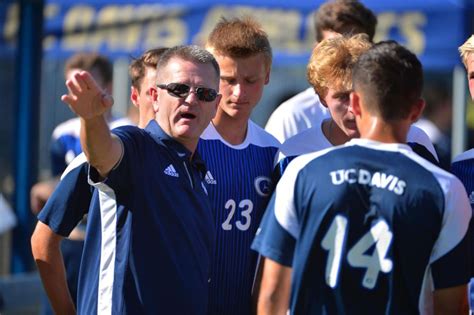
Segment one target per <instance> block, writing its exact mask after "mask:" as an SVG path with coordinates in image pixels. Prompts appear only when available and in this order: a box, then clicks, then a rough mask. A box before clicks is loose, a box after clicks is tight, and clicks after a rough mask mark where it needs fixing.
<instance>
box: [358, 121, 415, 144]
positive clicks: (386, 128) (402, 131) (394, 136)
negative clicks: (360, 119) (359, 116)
mask: <svg viewBox="0 0 474 315" xmlns="http://www.w3.org/2000/svg"><path fill="white" fill-rule="evenodd" d="M358 127H359V131H360V137H361V138H364V139H369V140H374V141H378V142H383V143H406V138H407V133H408V129H409V128H410V124H409V123H407V122H404V121H399V122H390V123H388V122H386V121H384V120H382V119H380V118H378V117H373V118H372V119H371V120H370V122H368V123H366V124H361V125H359V126H358Z"/></svg>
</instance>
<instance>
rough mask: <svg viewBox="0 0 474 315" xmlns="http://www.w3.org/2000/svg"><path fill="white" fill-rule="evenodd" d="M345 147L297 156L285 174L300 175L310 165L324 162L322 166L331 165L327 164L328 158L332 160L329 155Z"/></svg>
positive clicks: (330, 148)
mask: <svg viewBox="0 0 474 315" xmlns="http://www.w3.org/2000/svg"><path fill="white" fill-rule="evenodd" d="M344 147H345V146H344V145H342V146H335V147H329V148H326V149H322V150H319V151H315V152H310V153H305V154H301V155H299V156H297V157H296V158H295V159H293V160H292V161H291V162H290V164H288V167H287V168H286V170H285V173H284V174H286V173H287V172H289V173H290V174H298V173H300V171H301V170H303V169H304V168H306V167H307V166H308V165H309V164H310V163H321V162H322V163H323V164H321V165H329V164H330V163H329V164H328V163H326V160H327V159H328V158H329V159H330V157H329V154H330V153H332V152H335V151H337V150H340V149H342V148H344Z"/></svg>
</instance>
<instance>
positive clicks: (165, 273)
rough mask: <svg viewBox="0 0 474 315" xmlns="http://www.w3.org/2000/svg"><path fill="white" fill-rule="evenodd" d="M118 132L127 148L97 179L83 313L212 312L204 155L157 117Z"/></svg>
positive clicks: (84, 264)
mask: <svg viewBox="0 0 474 315" xmlns="http://www.w3.org/2000/svg"><path fill="white" fill-rule="evenodd" d="M113 132H114V133H115V134H116V135H117V136H118V137H119V138H120V139H121V141H122V143H123V145H124V154H123V157H122V160H121V161H120V163H119V164H118V165H117V167H116V168H115V169H113V170H112V171H111V172H110V173H109V175H108V178H107V179H106V180H104V181H103V182H97V183H94V184H93V185H94V186H95V187H96V188H97V189H96V190H95V192H94V197H93V200H92V204H91V208H90V210H89V216H88V225H87V232H86V241H85V245H84V253H83V259H82V262H81V271H80V275H79V293H78V313H79V314H97V313H100V314H205V313H206V312H207V303H208V278H209V268H210V259H211V255H212V249H213V246H214V226H213V219H212V213H211V208H210V203H209V200H208V196H207V191H206V187H205V186H204V183H203V182H202V179H203V178H204V174H205V166H204V164H203V162H202V161H201V160H200V159H199V157H198V155H197V154H196V153H195V154H194V155H193V158H192V161H191V162H190V160H189V158H190V152H189V151H188V150H186V149H185V147H184V146H183V145H182V144H180V143H179V142H177V141H175V140H173V139H172V138H170V137H169V136H168V135H167V134H166V133H165V132H164V131H163V130H162V129H161V128H160V127H159V125H158V124H157V123H156V121H154V120H153V121H151V122H150V123H149V125H148V126H147V127H146V129H145V130H141V129H138V128H136V127H121V128H117V129H115V130H114V131H113ZM94 176H95V170H94V169H91V172H90V180H91V182H92V181H93V177H94Z"/></svg>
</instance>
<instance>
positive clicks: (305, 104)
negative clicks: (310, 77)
mask: <svg viewBox="0 0 474 315" xmlns="http://www.w3.org/2000/svg"><path fill="white" fill-rule="evenodd" d="M314 111H317V112H319V111H323V109H322V108H321V106H320V101H319V97H318V95H317V94H316V93H315V92H314V89H313V88H311V87H309V88H307V89H306V90H304V91H302V92H300V93H298V94H296V95H295V96H293V97H292V98H290V99H288V100H286V101H285V102H283V103H281V105H280V106H278V107H277V108H276V109H275V110H274V111H273V113H272V115H271V116H270V118H269V121H268V123H267V124H271V123H272V121H283V122H285V121H291V120H295V119H297V118H298V117H300V116H302V115H304V116H308V113H310V115H312V112H314ZM304 113H306V114H304Z"/></svg>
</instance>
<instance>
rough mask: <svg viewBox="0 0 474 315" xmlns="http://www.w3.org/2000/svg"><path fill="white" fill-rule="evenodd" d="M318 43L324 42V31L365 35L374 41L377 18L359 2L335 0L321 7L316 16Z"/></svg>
mask: <svg viewBox="0 0 474 315" xmlns="http://www.w3.org/2000/svg"><path fill="white" fill-rule="evenodd" d="M314 20H315V22H314V23H315V24H314V26H315V30H316V41H318V42H320V41H322V40H323V35H322V33H323V31H333V32H336V33H340V34H342V35H355V34H360V33H364V34H367V35H368V36H369V40H370V41H372V40H373V38H374V35H375V27H376V26H377V17H376V16H375V15H374V13H373V12H372V11H370V10H369V9H368V8H367V7H365V6H364V5H363V4H362V3H360V2H359V1H357V0H335V1H328V2H326V3H324V4H323V5H321V6H320V7H319V9H318V10H317V11H316V13H315V15H314Z"/></svg>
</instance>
